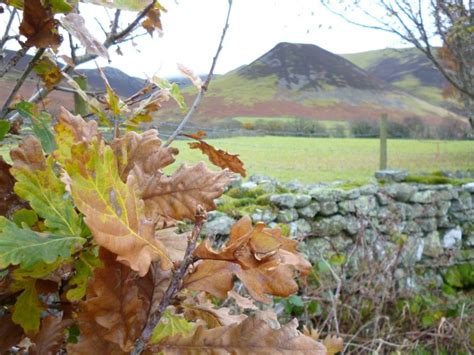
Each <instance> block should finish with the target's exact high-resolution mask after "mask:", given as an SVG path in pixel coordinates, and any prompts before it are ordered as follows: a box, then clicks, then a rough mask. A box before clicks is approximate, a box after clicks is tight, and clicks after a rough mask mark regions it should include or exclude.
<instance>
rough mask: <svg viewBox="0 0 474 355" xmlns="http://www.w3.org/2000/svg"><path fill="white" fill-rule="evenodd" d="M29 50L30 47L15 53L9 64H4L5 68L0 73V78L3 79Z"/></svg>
mask: <svg viewBox="0 0 474 355" xmlns="http://www.w3.org/2000/svg"><path fill="white" fill-rule="evenodd" d="M30 48H31V47H28V46H25V47H23V48H21V49H19V50H18V51H16V52H15V54H14V55H13V57H11V58H10V60H9V62H8V63H7V64H5V66H4V67H3V68H2V70H1V71H0V78H1V77H3V76H4V75H5V74H6V73H8V72H9V71H10V70H11V69H12V68H13V67H14V66H16V65H17V64H18V62H19V61H20V59H21V58H23V57H24V56H25V55H26V53H27V52H28V50H29V49H30Z"/></svg>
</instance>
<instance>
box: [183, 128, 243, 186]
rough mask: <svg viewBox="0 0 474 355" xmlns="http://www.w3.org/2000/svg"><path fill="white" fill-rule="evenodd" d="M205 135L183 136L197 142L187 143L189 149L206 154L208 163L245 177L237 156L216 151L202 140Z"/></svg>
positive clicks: (219, 150)
mask: <svg viewBox="0 0 474 355" xmlns="http://www.w3.org/2000/svg"><path fill="white" fill-rule="evenodd" d="M205 135H206V134H205V133H204V132H202V131H199V132H198V133H196V134H184V136H186V137H189V138H193V139H195V140H197V142H192V143H188V144H189V147H190V148H191V149H199V150H200V151H201V152H202V153H204V154H206V155H207V156H208V158H209V160H210V162H211V163H212V164H214V165H216V166H218V167H220V168H222V169H229V170H230V171H233V172H234V173H238V174H240V175H242V176H243V177H245V176H246V175H247V172H246V171H245V168H244V163H243V162H242V160H240V159H239V155H238V154H229V153H227V152H225V151H223V150H222V149H216V148H214V147H213V146H212V145H210V144H209V143H206V142H204V141H203V140H202V137H204V136H205Z"/></svg>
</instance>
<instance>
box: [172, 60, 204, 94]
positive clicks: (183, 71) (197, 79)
mask: <svg viewBox="0 0 474 355" xmlns="http://www.w3.org/2000/svg"><path fill="white" fill-rule="evenodd" d="M178 70H179V71H180V72H181V74H183V75H184V76H185V77H186V78H188V79H189V80H190V81H191V82H192V83H193V85H194V86H195V87H196V88H197V89H198V90H201V88H202V84H203V83H202V80H201V78H200V77H199V76H198V75H196V74H194V72H193V71H192V70H191V69H189V68H187V67H185V66H184V65H183V64H180V63H178Z"/></svg>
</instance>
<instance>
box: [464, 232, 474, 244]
mask: <svg viewBox="0 0 474 355" xmlns="http://www.w3.org/2000/svg"><path fill="white" fill-rule="evenodd" d="M464 244H466V246H467V247H468V248H472V247H474V233H471V234H469V235H468V236H467V237H466V240H465V241H464Z"/></svg>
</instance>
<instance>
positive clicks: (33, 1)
mask: <svg viewBox="0 0 474 355" xmlns="http://www.w3.org/2000/svg"><path fill="white" fill-rule="evenodd" d="M20 34H21V35H23V36H25V37H26V42H25V46H27V47H32V46H35V47H37V48H48V47H57V46H59V44H61V40H62V38H61V36H60V35H59V32H58V21H57V20H55V19H54V14H53V13H52V12H51V10H49V9H48V8H46V7H44V6H43V5H42V3H41V0H25V1H24V7H23V19H22V21H21V24H20Z"/></svg>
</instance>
